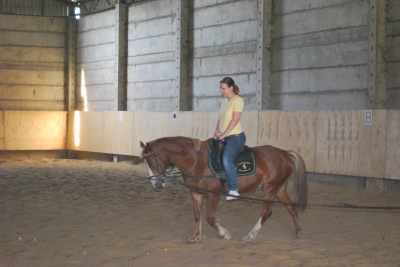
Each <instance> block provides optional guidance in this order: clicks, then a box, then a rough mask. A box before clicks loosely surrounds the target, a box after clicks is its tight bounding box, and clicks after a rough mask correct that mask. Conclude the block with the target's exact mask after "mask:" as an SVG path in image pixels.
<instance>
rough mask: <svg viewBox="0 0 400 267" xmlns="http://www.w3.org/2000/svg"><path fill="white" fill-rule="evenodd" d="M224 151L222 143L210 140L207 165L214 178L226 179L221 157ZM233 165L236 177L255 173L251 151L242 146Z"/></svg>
mask: <svg viewBox="0 0 400 267" xmlns="http://www.w3.org/2000/svg"><path fill="white" fill-rule="evenodd" d="M224 150H225V143H224V142H221V141H219V140H214V139H211V141H210V151H209V152H208V164H209V166H210V169H211V171H212V172H213V173H214V174H215V175H216V176H220V177H221V178H224V179H226V173H225V170H224V166H223V164H222V155H223V154H224ZM234 164H235V165H236V175H237V176H246V175H250V174H253V173H254V172H255V171H256V163H255V161H254V155H253V151H252V149H251V148H250V147H248V146H244V148H243V150H242V151H241V152H240V153H239V155H238V156H237V157H236V159H235V161H234Z"/></svg>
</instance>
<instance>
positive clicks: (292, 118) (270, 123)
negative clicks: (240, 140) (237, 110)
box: [258, 111, 316, 172]
mask: <svg viewBox="0 0 400 267" xmlns="http://www.w3.org/2000/svg"><path fill="white" fill-rule="evenodd" d="M315 120H316V112H315V111H260V116H259V130H258V132H259V136H258V144H259V145H272V146H275V147H278V148H280V149H284V150H293V151H295V152H297V153H299V154H300V155H301V156H302V157H303V159H304V161H305V163H306V168H307V171H311V172H312V171H314V169H315V162H314V161H315V160H314V159H315Z"/></svg>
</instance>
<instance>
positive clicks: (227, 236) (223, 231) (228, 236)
mask: <svg viewBox="0 0 400 267" xmlns="http://www.w3.org/2000/svg"><path fill="white" fill-rule="evenodd" d="M215 224H216V225H217V227H218V234H220V236H222V237H224V238H225V239H228V240H230V239H231V238H232V235H231V232H229V231H228V230H227V229H226V228H224V227H222V226H221V225H219V223H215Z"/></svg>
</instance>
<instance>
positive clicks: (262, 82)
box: [256, 0, 273, 110]
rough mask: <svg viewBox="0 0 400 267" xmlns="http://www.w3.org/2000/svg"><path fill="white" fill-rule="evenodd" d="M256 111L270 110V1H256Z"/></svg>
mask: <svg viewBox="0 0 400 267" xmlns="http://www.w3.org/2000/svg"><path fill="white" fill-rule="evenodd" d="M257 6H258V13H257V18H258V19H257V28H258V31H257V86H256V88H257V92H256V96H257V109H258V110H263V109H271V108H272V106H273V105H272V103H271V90H272V88H271V39H272V37H271V33H272V29H271V28H272V27H271V25H272V0H257Z"/></svg>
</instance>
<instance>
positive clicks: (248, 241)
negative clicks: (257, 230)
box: [240, 236, 252, 243]
mask: <svg viewBox="0 0 400 267" xmlns="http://www.w3.org/2000/svg"><path fill="white" fill-rule="evenodd" d="M251 240H252V239H251V237H248V236H245V237H243V238H242V240H241V241H240V243H251Z"/></svg>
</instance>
